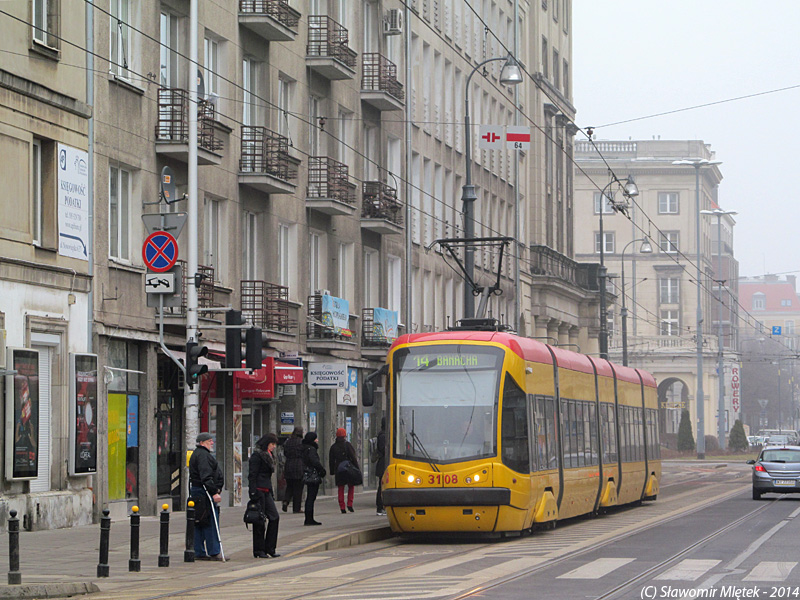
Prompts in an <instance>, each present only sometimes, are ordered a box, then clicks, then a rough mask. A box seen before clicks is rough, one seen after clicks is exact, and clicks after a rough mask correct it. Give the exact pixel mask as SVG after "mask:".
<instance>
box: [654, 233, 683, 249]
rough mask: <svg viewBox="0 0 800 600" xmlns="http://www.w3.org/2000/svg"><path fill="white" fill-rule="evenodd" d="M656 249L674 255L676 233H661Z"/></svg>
mask: <svg viewBox="0 0 800 600" xmlns="http://www.w3.org/2000/svg"><path fill="white" fill-rule="evenodd" d="M658 247H659V248H660V249H661V252H666V253H667V254H675V253H676V252H677V251H678V232H677V231H662V232H661V235H660V236H659V239H658Z"/></svg>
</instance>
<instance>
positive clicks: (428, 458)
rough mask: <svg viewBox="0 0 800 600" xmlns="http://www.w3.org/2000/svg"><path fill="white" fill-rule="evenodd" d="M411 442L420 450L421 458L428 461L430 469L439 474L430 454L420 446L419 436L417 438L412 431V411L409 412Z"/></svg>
mask: <svg viewBox="0 0 800 600" xmlns="http://www.w3.org/2000/svg"><path fill="white" fill-rule="evenodd" d="M411 440H412V441H413V442H414V443H415V444H419V449H420V450H422V455H423V456H424V457H425V459H426V460H427V461H428V464H429V465H430V466H431V469H433V470H434V471H436V472H437V473H439V472H440V471H439V467H437V466H436V465H435V464H434V462H433V459H432V458H431V455H430V454H428V451H427V450H425V446H424V445H423V444H422V440H421V439H419V436H418V435H417V434H416V432H415V431H414V411H413V410H412V411H411Z"/></svg>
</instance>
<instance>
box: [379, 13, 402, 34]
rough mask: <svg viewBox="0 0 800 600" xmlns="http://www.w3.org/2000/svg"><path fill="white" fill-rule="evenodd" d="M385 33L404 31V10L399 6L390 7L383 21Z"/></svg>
mask: <svg viewBox="0 0 800 600" xmlns="http://www.w3.org/2000/svg"><path fill="white" fill-rule="evenodd" d="M383 33H384V35H400V34H401V33H403V12H402V11H401V10H400V9H399V8H390V9H389V10H388V11H387V12H386V19H385V20H384V21H383Z"/></svg>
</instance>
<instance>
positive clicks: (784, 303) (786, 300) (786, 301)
mask: <svg viewBox="0 0 800 600" xmlns="http://www.w3.org/2000/svg"><path fill="white" fill-rule="evenodd" d="M791 305H792V299H791V298H784V299H783V300H781V306H791Z"/></svg>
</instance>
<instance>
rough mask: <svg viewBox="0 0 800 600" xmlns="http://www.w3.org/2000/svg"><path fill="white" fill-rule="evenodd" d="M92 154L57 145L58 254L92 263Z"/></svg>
mask: <svg viewBox="0 0 800 600" xmlns="http://www.w3.org/2000/svg"><path fill="white" fill-rule="evenodd" d="M88 245H89V154H88V153H86V152H84V151H83V150H78V149H77V148H72V147H70V146H65V145H64V144H59V145H58V253H59V254H60V255H61V256H69V257H71V258H79V259H81V260H89V255H88V249H87V248H88Z"/></svg>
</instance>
